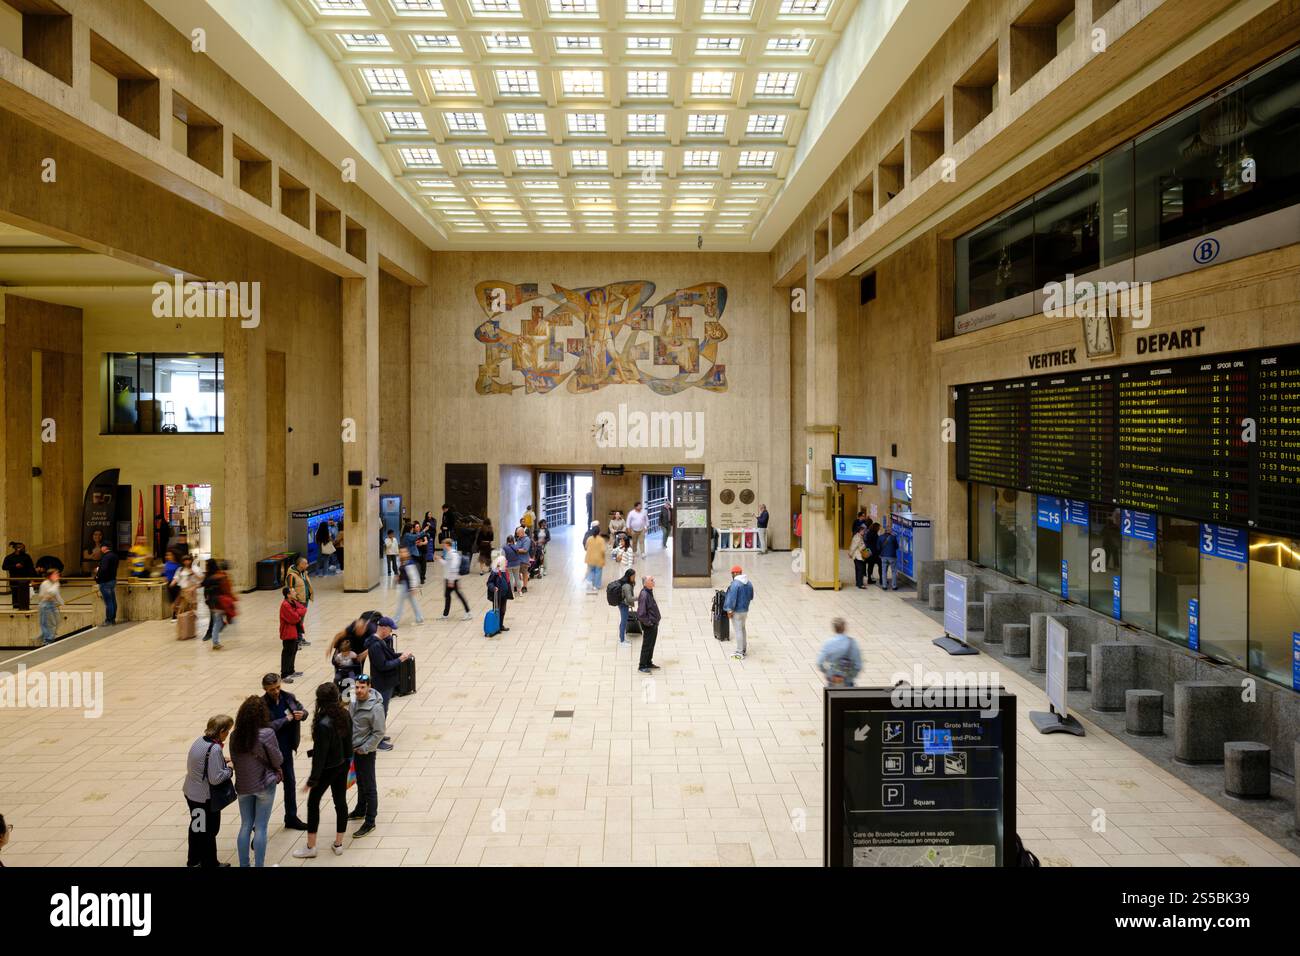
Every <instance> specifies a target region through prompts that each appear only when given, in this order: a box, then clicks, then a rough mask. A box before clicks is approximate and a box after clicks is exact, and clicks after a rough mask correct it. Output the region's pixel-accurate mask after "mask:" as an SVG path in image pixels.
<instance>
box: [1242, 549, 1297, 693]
mask: <svg viewBox="0 0 1300 956" xmlns="http://www.w3.org/2000/svg"><path fill="white" fill-rule="evenodd" d="M1298 641H1300V540H1296V539H1294V538H1282V537H1278V536H1275V535H1263V534H1253V535H1251V537H1250V650H1249V654H1248V658H1249V663H1250V671H1251V673H1253V674H1258V675H1260V676H1261V677H1266V678H1268V679H1269V680H1272V681H1277V682H1278V683H1279V684H1285V685H1287V686H1292V654H1293V649H1294V648H1295V647H1296V644H1297V642H1298Z"/></svg>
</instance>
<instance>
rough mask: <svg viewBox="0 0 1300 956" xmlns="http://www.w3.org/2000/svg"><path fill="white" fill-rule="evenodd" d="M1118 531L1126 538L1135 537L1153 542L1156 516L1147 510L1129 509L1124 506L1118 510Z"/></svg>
mask: <svg viewBox="0 0 1300 956" xmlns="http://www.w3.org/2000/svg"><path fill="white" fill-rule="evenodd" d="M1120 533H1121V534H1123V535H1124V537H1126V538H1137V539H1138V540H1139V541H1150V542H1152V543H1153V544H1154V543H1155V540H1156V516H1155V515H1154V514H1152V513H1151V512H1149V511H1131V510H1129V509H1128V508H1124V509H1123V510H1121V511H1120Z"/></svg>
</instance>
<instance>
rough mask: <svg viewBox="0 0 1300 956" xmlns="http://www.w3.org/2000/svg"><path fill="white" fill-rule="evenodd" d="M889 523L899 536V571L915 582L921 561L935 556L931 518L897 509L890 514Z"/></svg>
mask: <svg viewBox="0 0 1300 956" xmlns="http://www.w3.org/2000/svg"><path fill="white" fill-rule="evenodd" d="M889 523H890V526H891V527H892V528H893V529H894V534H895V535H897V536H898V573H899V574H901V575H902V576H903V577H905V578H907V579H908V580H909V581H912V582H915V581H916V574H917V572H918V571H919V570H920V568H921V562H922V561H930V560H933V558H934V536H933V533H932V529H931V527H930V519H929V518H923V517H921V516H920V515H914V514H912V512H910V511H896V512H894V513H893V514H892V515H890V516H889Z"/></svg>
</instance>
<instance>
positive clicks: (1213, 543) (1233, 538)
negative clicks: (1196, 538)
mask: <svg viewBox="0 0 1300 956" xmlns="http://www.w3.org/2000/svg"><path fill="white" fill-rule="evenodd" d="M1246 547H1247V540H1246V530H1245V529H1244V528H1229V527H1228V526H1227V525H1222V524H1202V525H1201V554H1204V555H1206V556H1207V557H1212V558H1223V559H1224V560H1225V561H1235V562H1236V563H1238V564H1245V563H1246Z"/></svg>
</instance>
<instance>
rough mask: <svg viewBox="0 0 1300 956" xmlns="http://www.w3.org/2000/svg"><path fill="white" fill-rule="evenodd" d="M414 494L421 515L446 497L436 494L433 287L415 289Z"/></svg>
mask: <svg viewBox="0 0 1300 956" xmlns="http://www.w3.org/2000/svg"><path fill="white" fill-rule="evenodd" d="M409 342H410V363H411V442H410V446H409V450H410V458H411V494H410V500H408V501H407V502H406V507H407V510H408V511H409V512H410V514H411V517H413V518H418V517H420V516H421V515H423V514H424V512H425V511H426V510H428V509H433V510H435V511H436V510H437V509H438V508H439V507H441V505H442V500H441V499H439V498H437V495H436V494H435V490H436V489H435V485H436V484H437V480H436V476H437V471H438V468H437V455H436V450H435V449H434V447H433V431H434V427H435V422H436V421H437V418H436V415H435V410H436V407H437V396H436V395H435V394H434V382H435V379H434V374H433V349H434V341H433V289H432V288H430V287H429V286H415V287H413V288H412V289H411V329H410V339H409Z"/></svg>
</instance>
